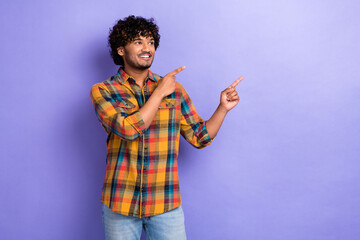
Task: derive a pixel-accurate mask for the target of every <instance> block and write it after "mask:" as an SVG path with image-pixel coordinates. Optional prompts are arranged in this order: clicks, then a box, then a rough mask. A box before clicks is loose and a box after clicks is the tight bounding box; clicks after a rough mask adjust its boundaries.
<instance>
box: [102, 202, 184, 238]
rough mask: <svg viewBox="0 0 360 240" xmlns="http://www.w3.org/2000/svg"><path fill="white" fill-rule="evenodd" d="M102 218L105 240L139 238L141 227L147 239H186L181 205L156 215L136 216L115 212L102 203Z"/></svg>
mask: <svg viewBox="0 0 360 240" xmlns="http://www.w3.org/2000/svg"><path fill="white" fill-rule="evenodd" d="M102 220H103V224H104V229H105V238H106V240H139V239H140V236H141V232H142V228H143V227H144V229H145V232H146V239H149V240H167V239H169V240H177V239H179V240H180V239H181V240H183V239H186V234H185V225H184V213H183V210H182V208H181V206H180V207H178V208H176V209H173V210H171V211H169V212H166V213H163V214H159V215H156V216H152V217H144V218H137V217H129V216H125V215H121V214H118V213H115V212H113V211H111V209H110V208H108V206H106V205H105V204H103V209H102Z"/></svg>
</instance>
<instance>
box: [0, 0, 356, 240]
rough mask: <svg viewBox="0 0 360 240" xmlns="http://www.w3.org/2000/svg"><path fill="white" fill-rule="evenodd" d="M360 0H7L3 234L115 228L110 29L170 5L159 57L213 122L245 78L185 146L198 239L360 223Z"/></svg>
mask: <svg viewBox="0 0 360 240" xmlns="http://www.w3.org/2000/svg"><path fill="white" fill-rule="evenodd" d="M359 12H360V3H359V1H357V0H348V1H346V0H345V1H331V0H330V1H325V0H322V1H308V0H305V1H304V0H301V1H300V0H292V1H289V0H274V1H265V0H262V1H256V0H255V1H242V0H241V1H230V0H225V1H222V2H221V3H220V2H219V1H212V2H209V1H190V0H183V1H119V0H117V1H70V0H63V1H57V2H56V3H55V1H54V2H53V1H45V0H44V1H40V0H34V1H14V0H12V1H1V3H0V19H1V34H0V47H1V54H0V61H1V95H0V96H1V99H0V104H1V142H0V144H1V145H0V147H1V153H0V154H1V155H0V157H1V168H0V180H1V185H0V188H1V196H0V197H1V198H0V199H1V200H0V201H1V205H0V206H1V214H0V234H1V239H9V240H10V239H16V240H18V239H37V240H42V239H44V240H47V239H52V240H53V239H55V240H56V239H59V240H60V239H67V240H72V239H74V240H75V239H103V238H104V232H103V229H102V224H101V205H100V195H101V187H102V183H103V177H104V173H105V150H106V149H105V140H106V135H105V131H104V130H103V129H102V127H101V126H100V124H99V122H98V120H97V119H96V116H95V113H94V109H93V106H92V104H91V102H90V98H89V91H90V87H91V86H92V85H93V84H95V83H97V82H100V81H103V80H105V79H106V78H108V77H110V76H111V75H113V74H114V73H115V72H116V70H117V67H116V66H115V65H114V64H113V63H112V60H111V58H110V56H109V54H108V48H107V35H108V31H109V28H110V27H111V26H112V25H113V24H114V23H115V21H116V20H117V19H119V18H123V17H125V16H127V15H129V14H134V15H141V16H145V17H155V18H156V21H157V23H158V25H159V26H160V33H161V35H162V38H161V43H160V47H159V49H158V51H157V53H156V58H155V62H154V64H153V67H152V70H153V71H154V72H156V73H159V74H162V75H164V74H166V73H167V72H169V71H171V70H173V69H175V68H177V67H179V66H182V65H186V66H187V69H186V70H185V71H183V72H182V73H181V74H179V75H178V81H180V82H181V83H182V84H183V86H184V87H185V88H186V89H187V91H188V92H189V94H190V96H191V97H192V100H193V101H194V103H195V106H196V108H197V110H198V112H199V113H200V115H201V116H202V117H203V118H205V119H208V118H209V117H210V116H211V114H212V113H213V111H214V110H215V108H216V106H217V104H218V102H219V93H220V91H221V90H223V89H224V88H226V87H227V86H228V85H229V84H231V83H232V82H233V81H234V80H235V79H236V78H238V77H239V76H240V75H244V76H245V79H244V81H243V82H242V83H241V84H239V86H238V91H239V94H240V97H241V100H240V103H239V105H238V107H237V108H236V109H234V110H233V111H232V112H230V113H229V115H228V116H227V118H226V120H225V122H224V124H223V126H222V129H221V130H220V133H219V134H218V136H217V138H216V140H215V141H214V142H213V144H212V145H211V146H209V147H207V148H206V149H204V150H196V149H195V148H192V147H191V146H190V145H189V144H187V143H186V142H185V141H182V142H181V143H180V144H181V150H180V151H181V153H180V158H179V169H180V170H179V171H180V182H181V192H182V199H183V208H184V212H185V217H186V228H187V234H188V238H189V239H246V240H264V239H267V240H289V239H291V240H304V239H306V240H307V239H310V240H332V239H346V240H355V239H359V236H360V228H359V226H360V207H359V206H360V205H359V202H360V162H359V159H360V158H359V154H360V141H359V140H360V131H359V130H360V127H359V120H360V111H359V100H360V94H359V93H360V92H359V90H360V81H359V80H360V78H359V77H360V68H359V63H360V48H359V42H360V17H359Z"/></svg>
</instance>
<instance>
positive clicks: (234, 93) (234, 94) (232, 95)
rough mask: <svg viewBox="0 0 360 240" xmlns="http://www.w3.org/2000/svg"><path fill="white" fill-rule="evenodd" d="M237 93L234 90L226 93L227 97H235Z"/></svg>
mask: <svg viewBox="0 0 360 240" xmlns="http://www.w3.org/2000/svg"><path fill="white" fill-rule="evenodd" d="M237 94H238V93H237V92H236V91H234V92H232V93H231V94H229V95H228V98H232V97H235V96H237Z"/></svg>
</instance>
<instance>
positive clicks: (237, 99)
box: [228, 95, 240, 102]
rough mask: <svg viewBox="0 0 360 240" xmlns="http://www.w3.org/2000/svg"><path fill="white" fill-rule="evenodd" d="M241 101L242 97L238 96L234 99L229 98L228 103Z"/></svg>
mask: <svg viewBox="0 0 360 240" xmlns="http://www.w3.org/2000/svg"><path fill="white" fill-rule="evenodd" d="M239 100H240V97H239V96H238V95H236V96H234V97H231V98H228V101H231V102H232V101H239Z"/></svg>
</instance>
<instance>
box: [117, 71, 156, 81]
mask: <svg viewBox="0 0 360 240" xmlns="http://www.w3.org/2000/svg"><path fill="white" fill-rule="evenodd" d="M148 71H149V74H148V77H147V79H146V80H145V81H147V80H149V79H150V80H151V81H153V82H157V77H156V76H155V74H154V73H153V72H152V71H151V70H150V69H149V70H148ZM114 77H115V79H117V80H118V81H119V82H120V83H121V84H124V83H125V82H126V81H128V80H129V79H133V80H134V78H133V77H131V76H130V75H128V74H127V73H126V72H125V71H124V69H123V67H120V68H119V70H118V72H117V73H116V75H115V76H114Z"/></svg>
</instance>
